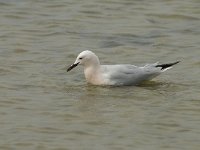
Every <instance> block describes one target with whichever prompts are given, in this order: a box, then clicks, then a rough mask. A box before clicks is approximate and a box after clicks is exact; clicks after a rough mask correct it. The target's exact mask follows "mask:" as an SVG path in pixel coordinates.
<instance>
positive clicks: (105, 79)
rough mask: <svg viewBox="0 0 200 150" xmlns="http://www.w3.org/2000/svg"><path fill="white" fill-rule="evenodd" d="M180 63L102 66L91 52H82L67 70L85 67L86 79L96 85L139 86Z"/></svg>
mask: <svg viewBox="0 0 200 150" xmlns="http://www.w3.org/2000/svg"><path fill="white" fill-rule="evenodd" d="M177 63H179V61H177V62H174V63H169V64H161V65H159V64H158V63H154V64H147V65H145V66H143V67H137V66H134V65H129V64H119V65H100V62H99V58H98V57H97V56H96V55H95V54H94V53H93V52H91V51H89V50H86V51H83V52H81V53H80V54H79V55H78V57H77V58H76V60H75V62H74V63H73V64H72V65H71V66H70V67H69V68H68V69H67V71H70V70H71V69H73V68H74V67H76V66H77V65H79V64H80V65H83V66H84V73H85V78H86V80H87V82H88V83H91V84H94V85H137V84H139V83H141V82H143V81H146V80H151V79H152V78H154V77H156V76H158V75H159V74H161V73H162V72H164V71H166V70H168V69H170V68H171V66H173V65H175V64H177Z"/></svg>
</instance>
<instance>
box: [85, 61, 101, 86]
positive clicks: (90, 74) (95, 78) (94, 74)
mask: <svg viewBox="0 0 200 150" xmlns="http://www.w3.org/2000/svg"><path fill="white" fill-rule="evenodd" d="M100 68H101V66H100V62H99V59H98V57H97V59H95V61H93V62H92V63H89V64H86V65H84V74H85V78H86V80H87V82H88V83H92V84H101V82H102V79H103V78H102V74H101V69H100Z"/></svg>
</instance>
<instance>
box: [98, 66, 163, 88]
mask: <svg viewBox="0 0 200 150" xmlns="http://www.w3.org/2000/svg"><path fill="white" fill-rule="evenodd" d="M155 65H157V64H150V65H146V66H144V67H137V66H134V65H128V64H125V65H102V66H101V73H102V75H103V77H104V78H105V79H106V81H107V84H109V85H137V84H139V83H141V82H143V81H146V80H150V79H152V78H154V77H156V76H158V75H159V74H160V73H161V71H160V69H159V68H156V67H155Z"/></svg>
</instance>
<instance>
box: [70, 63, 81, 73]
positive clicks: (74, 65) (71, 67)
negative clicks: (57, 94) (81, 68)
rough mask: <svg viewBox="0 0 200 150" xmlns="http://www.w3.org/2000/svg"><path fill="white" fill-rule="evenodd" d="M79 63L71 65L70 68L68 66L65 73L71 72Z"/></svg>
mask: <svg viewBox="0 0 200 150" xmlns="http://www.w3.org/2000/svg"><path fill="white" fill-rule="evenodd" d="M79 63H80V62H78V63H76V64H72V65H71V66H69V68H67V72H68V71H70V70H72V69H73V68H75V67H76V66H78V64H79Z"/></svg>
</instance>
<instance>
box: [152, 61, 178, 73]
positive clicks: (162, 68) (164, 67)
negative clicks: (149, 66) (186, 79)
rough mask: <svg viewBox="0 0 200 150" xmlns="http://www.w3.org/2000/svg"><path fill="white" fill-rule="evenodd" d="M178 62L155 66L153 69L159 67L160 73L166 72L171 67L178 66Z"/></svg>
mask: <svg viewBox="0 0 200 150" xmlns="http://www.w3.org/2000/svg"><path fill="white" fill-rule="evenodd" d="M179 62H180V61H176V62H174V63H169V64H161V65H156V66H155V67H161V70H162V71H166V70H168V69H170V68H171V67H172V66H173V65H176V64H178V63H179Z"/></svg>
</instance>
